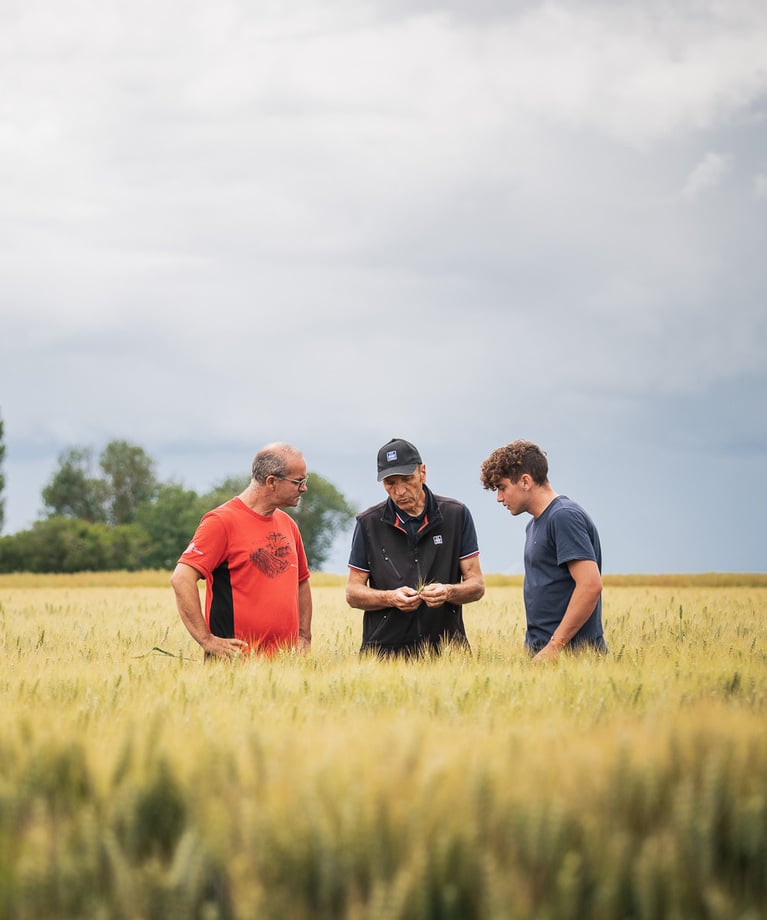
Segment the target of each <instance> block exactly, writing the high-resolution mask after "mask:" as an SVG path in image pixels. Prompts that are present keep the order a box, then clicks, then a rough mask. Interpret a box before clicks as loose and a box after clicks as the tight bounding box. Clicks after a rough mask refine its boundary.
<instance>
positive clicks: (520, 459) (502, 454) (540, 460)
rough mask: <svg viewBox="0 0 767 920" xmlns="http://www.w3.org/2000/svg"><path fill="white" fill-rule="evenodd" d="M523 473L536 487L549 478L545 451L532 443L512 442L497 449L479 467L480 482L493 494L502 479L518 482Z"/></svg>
mask: <svg viewBox="0 0 767 920" xmlns="http://www.w3.org/2000/svg"><path fill="white" fill-rule="evenodd" d="M525 473H527V475H528V476H530V478H531V479H532V480H533V482H534V483H535V484H536V485H539V486H542V485H544V484H545V483H546V482H547V481H548V478H549V461H548V460H547V459H546V451H544V450H541V448H540V447H538V445H537V444H533V442H532V441H512V442H511V444H507V445H506V446H505V447H499V448H497V450H494V451H493V452H492V454H490V456H489V457H488V458H487V460H485V461H484V462H483V464H482V466H481V467H480V474H481V475H480V480H481V482H482V485H483V486H484V487H485V488H486V489H491V490H492V491H493V492H495V490H496V489H497V488H498V484H499V482H500V481H501V480H502V479H509V480H510V481H511V482H519V480H520V477H522V476H523V475H524V474H525Z"/></svg>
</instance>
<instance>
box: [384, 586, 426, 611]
mask: <svg viewBox="0 0 767 920" xmlns="http://www.w3.org/2000/svg"><path fill="white" fill-rule="evenodd" d="M422 600H423V598H422V596H421V595H420V594H419V593H418V592H417V591H416V590H415V588H408V587H402V588H397V589H396V590H394V591H392V592H391V606H392V607H396V608H397V609H398V610H404V611H405V612H406V613H412V612H413V611H414V610H417V609H418V608H419V607H420V606H421V601H422Z"/></svg>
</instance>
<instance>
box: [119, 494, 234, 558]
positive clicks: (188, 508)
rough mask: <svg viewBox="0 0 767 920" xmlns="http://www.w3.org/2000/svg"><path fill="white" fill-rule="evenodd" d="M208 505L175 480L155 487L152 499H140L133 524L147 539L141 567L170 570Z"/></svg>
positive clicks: (203, 499)
mask: <svg viewBox="0 0 767 920" xmlns="http://www.w3.org/2000/svg"><path fill="white" fill-rule="evenodd" d="M229 497H231V496H229ZM210 507H213V506H212V505H208V502H207V501H206V500H205V498H200V496H199V495H198V494H197V493H196V492H194V491H192V490H191V489H185V488H184V487H183V486H181V485H178V484H177V483H165V484H163V485H160V486H158V487H157V489H156V491H155V494H154V496H153V498H152V500H151V501H149V502H144V504H142V505H141V506H139V508H138V510H137V512H136V524H137V525H139V526H140V527H142V528H143V529H144V531H145V532H146V534H147V538H148V547H147V552H146V555H145V557H144V566H145V567H146V568H150V569H172V568H173V567H174V566H175V564H176V561H177V560H178V557H179V556H180V555H181V553H183V551H184V549H185V547H186V546H187V545H188V543H189V541H190V540H191V538H192V534H193V533H194V531H195V528H196V527H197V524H198V523H199V521H200V518H201V517H202V515H203V514H204V513H205V512H206V511H207V510H209V508H210Z"/></svg>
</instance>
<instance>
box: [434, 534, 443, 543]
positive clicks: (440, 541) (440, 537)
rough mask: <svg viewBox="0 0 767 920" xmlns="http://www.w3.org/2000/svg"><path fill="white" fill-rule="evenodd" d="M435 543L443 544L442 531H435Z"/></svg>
mask: <svg viewBox="0 0 767 920" xmlns="http://www.w3.org/2000/svg"><path fill="white" fill-rule="evenodd" d="M434 545H435V546H441V545H442V534H441V533H435V534H434Z"/></svg>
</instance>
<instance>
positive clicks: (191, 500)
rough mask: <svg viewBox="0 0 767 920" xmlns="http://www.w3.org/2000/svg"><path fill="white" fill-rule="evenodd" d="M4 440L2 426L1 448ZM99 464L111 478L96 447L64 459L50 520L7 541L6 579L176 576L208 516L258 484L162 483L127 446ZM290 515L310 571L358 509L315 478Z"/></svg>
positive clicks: (111, 448) (50, 500) (114, 444)
mask: <svg viewBox="0 0 767 920" xmlns="http://www.w3.org/2000/svg"><path fill="white" fill-rule="evenodd" d="M1 425H2V421H1V420H0V426H1ZM1 435H2V428H1V427H0V446H1V443H2V442H1ZM1 457H2V454H1V453H0V459H1ZM99 465H100V469H101V471H102V473H103V476H96V475H94V472H93V466H94V454H93V451H92V450H91V449H90V448H88V447H72V448H69V449H68V450H65V451H63V452H62V453H61V454H60V456H59V467H58V469H57V470H56V472H55V473H54V475H53V476H52V477H51V479H50V481H49V482H48V484H47V485H46V486H45V488H44V489H43V493H42V498H43V503H44V506H45V509H46V511H47V513H48V517H47V518H46V520H44V521H38V522H37V523H36V524H35V525H34V526H33V527H32V528H31V529H30V530H27V531H22V532H20V533H17V534H13V535H11V536H7V537H0V572H6V573H8V572H22V571H26V572H77V571H92V572H97V571H109V570H125V571H137V570H139V569H171V568H173V566H174V565H175V564H176V561H177V560H178V558H179V556H180V555H181V553H182V552H183V551H184V548H185V547H186V546H187V545H188V543H189V541H190V540H191V538H192V535H193V534H194V531H195V530H196V528H197V525H198V524H199V522H200V519H201V518H202V516H203V515H204V514H205V513H206V512H207V511H210V510H211V509H212V508H215V507H217V506H218V505H221V504H223V503H224V502H226V501H229V499H231V498H232V497H233V496H235V495H238V494H239V493H240V492H242V491H243V490H244V489H245V488H246V487H247V485H248V483H249V482H250V477H243V476H230V477H227V478H226V479H223V480H222V481H221V482H219V483H218V484H217V485H215V486H214V487H213V488H212V489H211V490H210V491H209V492H207V493H205V494H204V495H198V494H197V493H196V492H195V491H193V490H192V489H186V488H184V486H182V485H180V484H178V483H174V482H168V483H159V482H158V481H157V479H156V478H155V473H154V461H153V460H152V459H151V458H150V457H149V456H148V455H147V454H146V453H145V452H144V450H143V448H141V447H137V446H135V445H132V444H129V443H128V442H127V441H120V440H117V441H111V442H110V443H109V444H107V446H106V447H105V448H104V450H103V451H102V452H101V455H100V458H99ZM290 511H291V513H292V514H293V517H295V519H296V521H297V522H298V526H299V528H300V530H301V536H302V538H303V541H304V546H305V548H306V554H307V557H308V560H309V566H310V567H311V568H312V569H319V568H321V567H322V565H323V563H324V562H325V560H326V559H327V557H328V553H329V550H330V547H331V545H332V543H333V540H334V539H335V537H336V536H337V534H338V533H340V532H341V531H342V530H343V528H344V527H346V526H347V525H348V524H349V523H350V522H351V521H352V520H353V518H354V510H353V509H352V508H351V507H350V506H349V505H348V504H347V502H346V500H345V498H344V496H343V495H342V494H341V493H340V492H339V491H338V490H337V489H336V488H335V486H333V485H332V484H331V483H329V482H328V481H327V480H326V479H323V477H322V476H319V475H318V474H316V473H312V474H311V475H310V480H309V491H308V492H307V493H306V494H305V495H304V496H303V498H302V500H301V505H300V507H299V508H298V509H297V510H295V511H293V509H290Z"/></svg>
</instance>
